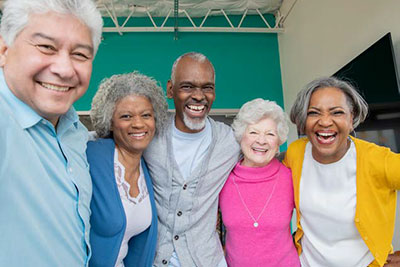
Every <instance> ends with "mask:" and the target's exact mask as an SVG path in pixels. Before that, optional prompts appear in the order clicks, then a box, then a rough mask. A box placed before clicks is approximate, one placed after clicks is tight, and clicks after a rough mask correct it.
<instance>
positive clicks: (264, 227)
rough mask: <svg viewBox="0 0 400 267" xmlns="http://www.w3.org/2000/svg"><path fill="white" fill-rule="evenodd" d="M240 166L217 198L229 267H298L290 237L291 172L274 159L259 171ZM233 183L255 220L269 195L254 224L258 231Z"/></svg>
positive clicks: (292, 202) (292, 201)
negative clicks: (225, 230) (223, 228)
mask: <svg viewBox="0 0 400 267" xmlns="http://www.w3.org/2000/svg"><path fill="white" fill-rule="evenodd" d="M240 163H241V162H238V163H237V164H236V166H235V168H234V169H233V170H232V172H231V174H230V175H229V178H228V180H227V181H226V183H225V186H224V188H223V189H222V191H221V193H220V198H219V201H220V204H219V205H220V208H221V212H222V220H223V222H224V225H225V227H226V229H227V233H226V246H225V248H226V261H227V263H228V266H229V267H235V266H246V267H252V266H254V267H255V266H260V267H261V266H271V267H272V266H290V267H298V266H300V261H299V257H298V255H297V252H296V249H295V247H294V244H293V239H292V236H291V233H290V220H291V217H292V211H293V208H294V200H293V185H292V175H291V172H290V170H289V169H288V168H286V167H285V166H284V165H283V164H282V163H280V162H279V161H278V160H277V159H273V160H271V162H270V163H269V164H268V165H266V166H264V167H259V168H252V167H246V166H242V165H240ZM234 182H236V184H237V187H238V189H239V191H240V194H241V196H242V198H243V201H244V203H245V204H246V206H247V208H248V210H249V211H250V213H251V214H252V215H253V217H254V218H255V219H257V218H258V216H259V215H260V213H261V211H262V209H263V207H264V206H265V203H266V202H267V200H268V198H269V197H270V195H271V193H272V196H271V199H270V201H269V203H268V205H267V206H266V207H265V209H264V212H263V213H262V214H261V216H260V218H259V219H258V220H257V222H258V227H254V221H253V219H252V218H251V216H250V215H249V213H248V211H247V210H246V208H245V206H244V205H243V203H242V201H241V200H240V196H239V193H238V190H237V188H236V186H235V184H234ZM274 185H275V186H274ZM274 187H275V189H274V190H273V188H274Z"/></svg>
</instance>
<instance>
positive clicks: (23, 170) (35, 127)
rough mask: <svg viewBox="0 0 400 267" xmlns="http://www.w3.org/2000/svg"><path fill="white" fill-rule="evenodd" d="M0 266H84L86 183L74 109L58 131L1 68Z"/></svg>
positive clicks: (82, 134) (82, 139) (82, 138)
mask: <svg viewBox="0 0 400 267" xmlns="http://www.w3.org/2000/svg"><path fill="white" fill-rule="evenodd" d="M0 115H1V116H0V266H24V267H27V266H32V267H38V266H40V267H44V266H52V267H54V266H71V267H78V266H87V264H88V260H89V256H90V246H89V231H90V225H89V218H90V209H89V207H90V198H91V195H92V184H91V179H90V175H89V171H88V164H87V161H86V155H85V150H86V141H87V130H86V128H85V127H84V126H83V125H82V124H81V123H80V122H79V119H78V116H77V114H76V112H75V110H74V109H73V108H71V109H70V110H69V111H68V112H67V113H66V114H65V115H63V116H61V117H60V120H59V123H58V125H57V131H56V130H55V129H54V127H53V125H52V124H51V123H50V122H49V121H47V120H45V119H43V118H42V117H40V116H39V115H38V114H37V113H36V112H35V111H33V110H32V109H31V108H30V107H29V106H28V105H26V104H25V103H24V102H22V101H20V100H19V99H18V98H17V97H15V95H14V94H13V93H12V92H11V91H10V90H9V88H8V87H7V85H6V83H5V80H4V76H3V73H2V70H0Z"/></svg>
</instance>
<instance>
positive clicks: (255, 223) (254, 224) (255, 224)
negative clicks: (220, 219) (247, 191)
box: [232, 176, 278, 228]
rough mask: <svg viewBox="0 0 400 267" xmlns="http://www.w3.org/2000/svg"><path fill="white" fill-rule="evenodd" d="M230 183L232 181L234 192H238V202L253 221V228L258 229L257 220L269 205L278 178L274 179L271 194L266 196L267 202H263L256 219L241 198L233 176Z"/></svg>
mask: <svg viewBox="0 0 400 267" xmlns="http://www.w3.org/2000/svg"><path fill="white" fill-rule="evenodd" d="M232 181H233V184H234V185H235V187H236V191H237V192H238V195H239V198H240V201H241V202H242V204H243V206H244V208H245V209H246V211H247V213H248V214H249V215H250V218H251V219H252V220H253V222H254V223H253V226H254V227H255V228H257V227H258V220H259V219H260V218H261V215H263V213H264V211H265V209H266V208H267V206H268V204H269V201H270V200H271V198H272V195H273V194H274V192H275V187H276V182H277V181H278V177H276V178H275V182H274V185H273V187H272V191H271V194H269V196H268V198H267V201H266V202H265V204H264V207H263V208H262V210H261V212H260V214H259V215H258V217H257V219H255V218H254V216H253V214H251V212H250V210H249V208H248V207H247V205H246V203H245V202H244V200H243V197H242V194H241V193H240V190H239V187H238V185H237V184H236V178H235V176H233V179H232Z"/></svg>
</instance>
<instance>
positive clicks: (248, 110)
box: [232, 98, 289, 145]
mask: <svg viewBox="0 0 400 267" xmlns="http://www.w3.org/2000/svg"><path fill="white" fill-rule="evenodd" d="M265 118H270V119H272V120H273V121H274V122H275V123H276V128H277V132H278V138H279V145H282V144H283V143H284V142H285V141H286V139H287V135H288V133H289V126H288V121H289V119H288V116H287V115H286V113H285V112H284V111H283V109H282V108H281V107H280V106H279V105H278V104H276V103H275V102H274V101H269V100H264V99H261V98H256V99H254V100H251V101H249V102H247V103H245V104H244V105H243V106H242V107H241V108H240V110H239V112H238V114H237V115H236V117H235V119H234V120H233V123H232V128H233V131H234V133H235V137H236V140H237V141H238V142H240V141H241V140H242V137H243V134H244V132H245V130H246V128H247V126H249V125H250V124H254V123H257V122H259V121H260V120H262V119H265Z"/></svg>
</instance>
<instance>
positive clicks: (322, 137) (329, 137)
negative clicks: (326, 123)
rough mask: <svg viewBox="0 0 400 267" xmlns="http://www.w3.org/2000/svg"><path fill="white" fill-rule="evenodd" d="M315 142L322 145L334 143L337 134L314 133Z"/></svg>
mask: <svg viewBox="0 0 400 267" xmlns="http://www.w3.org/2000/svg"><path fill="white" fill-rule="evenodd" d="M315 135H316V136H317V140H318V141H319V142H320V143H322V144H330V143H332V142H334V141H335V139H336V135H337V133H335V132H316V133H315Z"/></svg>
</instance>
